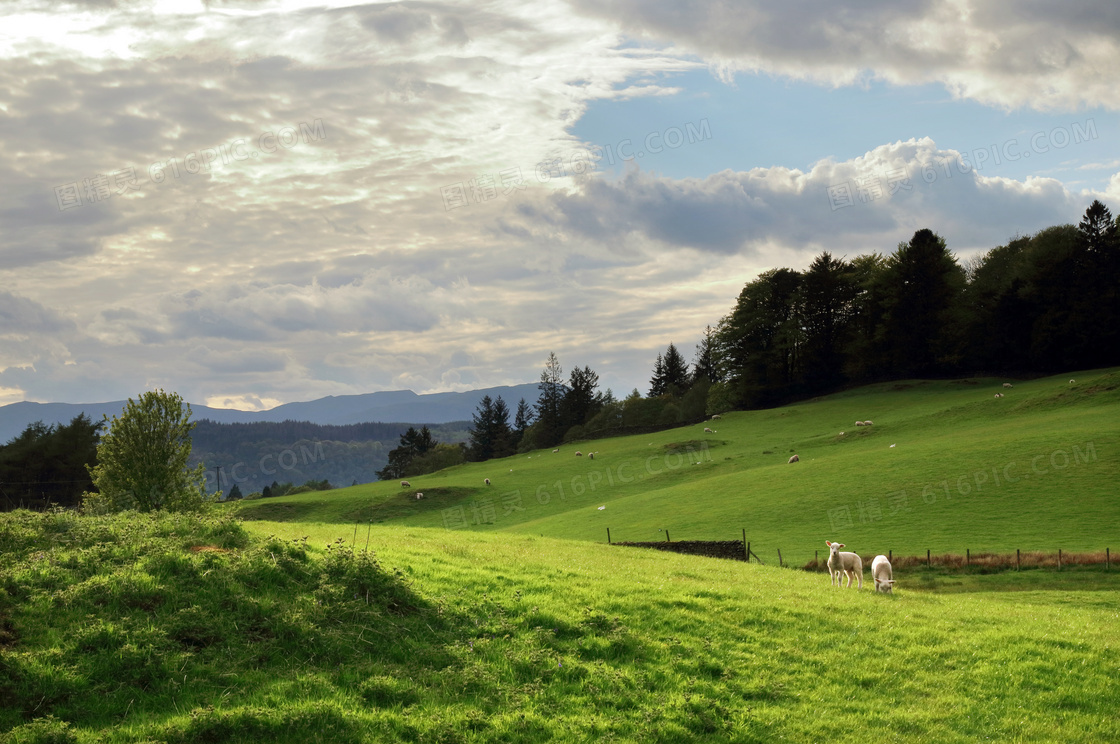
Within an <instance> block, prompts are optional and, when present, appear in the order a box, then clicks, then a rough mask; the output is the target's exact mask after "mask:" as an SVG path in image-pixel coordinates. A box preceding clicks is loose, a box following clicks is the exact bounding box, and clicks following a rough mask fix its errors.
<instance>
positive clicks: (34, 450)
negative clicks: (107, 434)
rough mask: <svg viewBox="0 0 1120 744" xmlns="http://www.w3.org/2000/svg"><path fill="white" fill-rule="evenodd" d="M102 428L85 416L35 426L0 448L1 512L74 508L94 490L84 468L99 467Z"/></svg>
mask: <svg viewBox="0 0 1120 744" xmlns="http://www.w3.org/2000/svg"><path fill="white" fill-rule="evenodd" d="M102 427H103V424H102V422H98V423H96V424H95V423H93V421H91V420H90V418H89V417H88V416H86V415H85V414H84V413H82V414H78V415H77V416H75V417H74V418H73V419H71V421H70V423H69V424H59V425H51V426H47V425H45V424H44V423H43V422H42V421H36V422H34V423H31V424H28V425H27V428H25V429H24V430H23V432H21V433H20V434H19V435H18V436H16V437H14V438H12V440H11V441H9V442H8V443H7V444H4V445H0V509H4V510H8V509H15V508H17V507H18V506H19V505H20V504H23V505H24V506H41V507H46V506H49V505H51V504H57V505H60V506H76V505H78V504H79V503H80V501H81V498H82V493H83V492H85V491H89V490H91V489H92V488H93V481H92V480H91V479H90V475H89V471H88V470H87V469H86V466H87V465H95V464H96V462H97V444H98V440H99V433H100V431H101V429H102Z"/></svg>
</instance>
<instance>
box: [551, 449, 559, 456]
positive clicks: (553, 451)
mask: <svg viewBox="0 0 1120 744" xmlns="http://www.w3.org/2000/svg"><path fill="white" fill-rule="evenodd" d="M559 451H560V448H559V447H557V448H556V449H554V450H552V454H554V455H555V454H556V453H557V452H559Z"/></svg>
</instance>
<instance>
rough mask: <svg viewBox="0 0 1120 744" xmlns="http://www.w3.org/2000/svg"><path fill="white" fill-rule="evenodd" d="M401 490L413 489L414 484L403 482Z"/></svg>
mask: <svg viewBox="0 0 1120 744" xmlns="http://www.w3.org/2000/svg"><path fill="white" fill-rule="evenodd" d="M401 488H412V484H411V483H409V482H408V481H401Z"/></svg>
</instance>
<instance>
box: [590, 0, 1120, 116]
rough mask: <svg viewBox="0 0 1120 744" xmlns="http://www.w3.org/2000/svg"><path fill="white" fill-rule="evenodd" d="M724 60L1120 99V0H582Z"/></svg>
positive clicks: (633, 29) (1059, 100) (603, 14)
mask: <svg viewBox="0 0 1120 744" xmlns="http://www.w3.org/2000/svg"><path fill="white" fill-rule="evenodd" d="M574 3H575V5H576V7H578V8H579V9H580V10H581V11H582V12H584V13H587V14H589V15H592V16H596V17H599V18H608V19H611V20H612V21H614V22H615V23H617V24H618V26H619V28H620V29H622V30H624V31H625V32H627V33H630V34H633V35H635V36H640V37H641V36H644V37H647V38H650V39H655V40H659V41H663V42H664V41H667V42H671V43H673V44H676V45H678V46H679V47H680V48H681V49H683V50H687V51H690V52H692V53H695V54H697V55H699V56H701V57H702V58H704V59H706V60H708V61H709V62H710V63H711V64H712V65H713V66H714V67H715V68H716V69H717V70H723V71H725V73H731V72H734V71H737V70H747V71H753V72H766V73H772V74H778V75H784V76H789V77H793V78H797V79H805V80H813V81H817V82H821V83H825V84H829V85H853V84H860V83H861V82H864V81H866V80H870V79H879V80H885V81H887V82H890V83H894V84H898V85H913V84H919V83H929V82H935V83H941V84H942V85H944V86H945V87H946V88H947V89H948V90H949V91H951V92H952V93H953V94H954V95H956V96H960V97H962V98H971V99H974V100H977V101H980V102H982V103H985V104H990V105H994V106H999V107H1004V108H1019V107H1032V108H1038V109H1043V110H1054V109H1062V110H1077V109H1079V108H1081V107H1083V106H1089V107H1094V106H1103V107H1106V108H1110V109H1117V108H1120V87H1118V86H1117V85H1116V84H1115V74H1114V72H1115V70H1116V69H1117V67H1118V66H1120V6H1117V5H1116V3H1114V2H1111V0H1093V1H1092V2H1083V3H1077V4H1076V5H1070V4H1063V3H1052V2H1045V1H1044V0H953V1H951V2H925V1H924V0H903V1H902V2H892V3H852V2H835V1H834V0H798V1H797V2H785V3H773V2H764V0H700V1H699V2H691V3H679V2H674V1H673V0H654V1H653V2H650V1H649V0H574Z"/></svg>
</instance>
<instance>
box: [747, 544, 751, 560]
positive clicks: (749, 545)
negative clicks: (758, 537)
mask: <svg viewBox="0 0 1120 744" xmlns="http://www.w3.org/2000/svg"><path fill="white" fill-rule="evenodd" d="M750 562H751V544H750V543H747V563H750Z"/></svg>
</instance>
